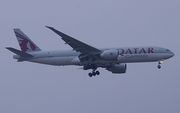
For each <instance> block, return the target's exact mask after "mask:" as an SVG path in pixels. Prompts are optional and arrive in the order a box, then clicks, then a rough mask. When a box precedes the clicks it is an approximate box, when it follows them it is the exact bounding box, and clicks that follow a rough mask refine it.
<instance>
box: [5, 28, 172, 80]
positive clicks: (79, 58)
mask: <svg viewBox="0 0 180 113" xmlns="http://www.w3.org/2000/svg"><path fill="white" fill-rule="evenodd" d="M46 27H47V28H49V29H50V30H52V31H53V32H55V33H56V34H57V35H59V36H60V37H61V38H62V40H63V41H64V42H65V44H68V45H69V46H70V47H72V50H53V51H43V50H41V49H40V48H39V47H38V46H37V45H36V44H35V43H34V42H33V41H32V40H31V39H30V38H29V37H28V36H27V35H25V34H24V33H23V32H22V31H21V30H20V29H19V28H15V29H14V33H15V36H16V38H17V41H18V43H19V46H20V48H21V50H18V49H15V48H12V47H6V49H8V50H9V51H11V52H13V53H14V54H16V55H13V58H14V59H17V61H18V62H22V61H29V62H34V63H41V64H47V65H54V66H67V65H76V66H83V67H82V69H83V70H89V69H91V70H92V72H89V73H88V75H89V77H92V76H96V75H99V74H100V72H99V71H98V70H97V69H98V68H100V67H101V68H105V69H106V70H108V71H110V72H112V73H113V74H123V73H126V70H127V64H126V63H136V62H158V66H157V67H158V68H159V69H160V68H161V64H162V63H163V61H164V60H166V59H169V58H171V57H173V56H174V53H173V52H172V51H171V50H169V49H166V48H162V47H157V46H140V47H118V48H103V49H98V48H95V47H93V46H90V45H88V44H86V43H84V42H81V41H79V40H77V39H75V38H73V37H71V36H69V35H67V34H64V33H62V32H60V31H58V30H57V29H55V28H53V27H49V26H46Z"/></svg>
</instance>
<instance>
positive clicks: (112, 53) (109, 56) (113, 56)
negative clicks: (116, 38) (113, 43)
mask: <svg viewBox="0 0 180 113" xmlns="http://www.w3.org/2000/svg"><path fill="white" fill-rule="evenodd" d="M118 55H119V52H118V51H117V50H105V51H104V52H103V53H101V55H100V56H101V58H103V59H104V60H108V61H117V60H118Z"/></svg>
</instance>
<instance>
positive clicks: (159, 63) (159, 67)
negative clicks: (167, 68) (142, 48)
mask: <svg viewBox="0 0 180 113" xmlns="http://www.w3.org/2000/svg"><path fill="white" fill-rule="evenodd" d="M163 62H164V61H163V60H161V61H159V62H158V66H157V68H158V69H161V64H162V63H163Z"/></svg>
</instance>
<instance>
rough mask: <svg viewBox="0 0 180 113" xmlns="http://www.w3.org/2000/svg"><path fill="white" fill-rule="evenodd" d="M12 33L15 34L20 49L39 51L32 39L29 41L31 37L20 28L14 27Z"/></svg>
mask: <svg viewBox="0 0 180 113" xmlns="http://www.w3.org/2000/svg"><path fill="white" fill-rule="evenodd" d="M14 33H15V35H16V38H17V41H18V43H19V46H20V48H21V51H23V52H26V53H28V52H34V51H41V49H40V48H39V47H38V46H37V45H36V44H35V43H34V42H33V41H31V39H30V38H29V37H28V36H26V35H25V34H24V33H23V32H22V31H21V30H20V29H18V28H16V29H14Z"/></svg>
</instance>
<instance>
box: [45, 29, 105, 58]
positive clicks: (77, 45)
mask: <svg viewBox="0 0 180 113" xmlns="http://www.w3.org/2000/svg"><path fill="white" fill-rule="evenodd" d="M46 27H47V28H49V29H51V30H52V31H54V32H55V33H56V34H58V35H59V36H61V37H62V40H64V41H65V44H68V45H69V46H71V47H72V48H73V50H75V51H77V52H80V53H81V54H91V55H92V54H93V55H95V54H100V53H101V52H102V51H101V50H99V49H97V48H95V47H92V46H90V45H88V44H85V43H83V42H81V41H79V40H77V39H75V38H72V37H71V36H68V35H66V34H64V33H62V32H60V31H58V30H56V29H54V28H53V27H49V26H46Z"/></svg>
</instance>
